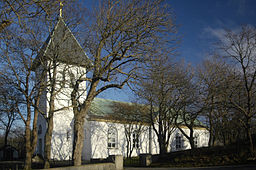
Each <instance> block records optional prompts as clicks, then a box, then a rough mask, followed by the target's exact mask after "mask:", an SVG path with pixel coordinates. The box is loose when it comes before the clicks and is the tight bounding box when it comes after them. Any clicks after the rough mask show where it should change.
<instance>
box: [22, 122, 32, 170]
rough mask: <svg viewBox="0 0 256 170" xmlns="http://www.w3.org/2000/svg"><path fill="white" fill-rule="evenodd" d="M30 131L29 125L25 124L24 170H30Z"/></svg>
mask: <svg viewBox="0 0 256 170" xmlns="http://www.w3.org/2000/svg"><path fill="white" fill-rule="evenodd" d="M30 136H31V131H30V124H29V123H28V122H27V124H26V130H25V140H26V145H25V148H26V160H25V166H24V170H30V169H31V163H32V150H31V140H30Z"/></svg>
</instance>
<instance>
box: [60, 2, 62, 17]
mask: <svg viewBox="0 0 256 170" xmlns="http://www.w3.org/2000/svg"><path fill="white" fill-rule="evenodd" d="M62 8H63V3H62V1H61V0H60V17H62Z"/></svg>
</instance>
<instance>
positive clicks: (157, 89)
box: [135, 57, 183, 154]
mask: <svg viewBox="0 0 256 170" xmlns="http://www.w3.org/2000/svg"><path fill="white" fill-rule="evenodd" d="M179 68H180V65H179V64H175V63H174V62H170V61H168V58H165V57H159V58H158V57H157V58H156V59H155V60H152V61H151V62H149V64H148V66H147V67H146V68H145V70H144V71H143V72H142V73H141V76H140V78H139V79H138V81H137V82H136V85H135V87H136V92H137V94H138V96H139V97H140V99H142V100H143V101H144V102H145V104H147V105H148V106H149V108H150V109H149V117H150V122H151V126H152V128H153V130H154V132H155V134H156V135H157V138H158V144H159V148H160V154H165V153H166V152H167V150H168V146H169V142H170V141H169V140H170V136H171V134H172V133H173V131H174V130H175V128H176V127H175V120H176V119H177V117H178V113H179V111H180V110H181V109H182V107H181V104H182V102H183V98H182V96H181V95H179V91H180V90H182V86H181V85H182V84H183V83H182V81H179V80H181V79H182V77H181V75H182V74H180V72H179ZM181 70H182V69H181ZM182 80H183V79H182Z"/></svg>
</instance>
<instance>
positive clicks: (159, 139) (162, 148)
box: [158, 136, 167, 155]
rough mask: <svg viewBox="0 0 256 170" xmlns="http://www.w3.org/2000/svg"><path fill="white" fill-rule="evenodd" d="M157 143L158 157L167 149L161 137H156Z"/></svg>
mask: <svg viewBox="0 0 256 170" xmlns="http://www.w3.org/2000/svg"><path fill="white" fill-rule="evenodd" d="M158 141H159V149H160V155H164V154H166V153H167V147H166V145H165V141H164V140H163V138H162V136H159V137H158Z"/></svg>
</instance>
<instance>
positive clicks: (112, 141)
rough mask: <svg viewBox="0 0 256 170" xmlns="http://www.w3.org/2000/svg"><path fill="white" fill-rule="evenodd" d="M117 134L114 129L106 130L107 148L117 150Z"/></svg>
mask: <svg viewBox="0 0 256 170" xmlns="http://www.w3.org/2000/svg"><path fill="white" fill-rule="evenodd" d="M117 136H118V133H117V129H116V128H115V127H109V128H108V148H117V143H118V137H117Z"/></svg>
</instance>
